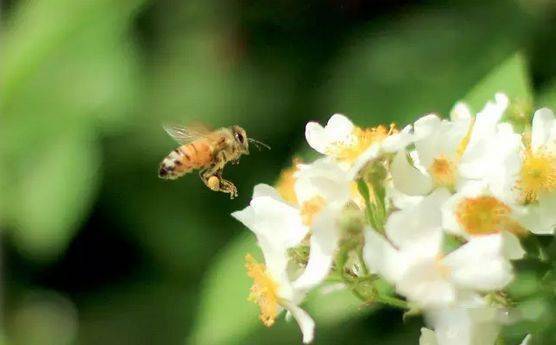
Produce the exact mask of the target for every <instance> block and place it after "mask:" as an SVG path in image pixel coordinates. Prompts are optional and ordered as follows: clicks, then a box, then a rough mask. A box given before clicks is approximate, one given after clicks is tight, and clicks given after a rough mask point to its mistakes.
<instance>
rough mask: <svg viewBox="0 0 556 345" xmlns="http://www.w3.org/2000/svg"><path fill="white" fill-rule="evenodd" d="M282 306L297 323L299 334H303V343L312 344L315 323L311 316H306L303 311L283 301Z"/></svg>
mask: <svg viewBox="0 0 556 345" xmlns="http://www.w3.org/2000/svg"><path fill="white" fill-rule="evenodd" d="M282 305H283V306H284V308H286V309H287V310H288V311H289V312H290V313H291V315H292V316H293V318H294V319H295V321H297V324H298V325H299V328H300V329H301V333H302V334H303V343H304V344H309V343H310V342H312V341H313V338H314V336H315V321H313V319H312V318H311V316H310V315H309V314H307V312H306V311H305V310H303V309H301V308H300V307H298V306H297V305H295V304H293V303H291V302H287V301H284V302H282Z"/></svg>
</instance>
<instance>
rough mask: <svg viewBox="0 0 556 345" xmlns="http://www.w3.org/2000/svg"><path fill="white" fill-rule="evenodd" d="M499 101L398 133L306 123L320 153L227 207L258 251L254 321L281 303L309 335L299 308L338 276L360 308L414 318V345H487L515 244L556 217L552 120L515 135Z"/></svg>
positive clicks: (548, 115) (544, 117)
mask: <svg viewBox="0 0 556 345" xmlns="http://www.w3.org/2000/svg"><path fill="white" fill-rule="evenodd" d="M508 105H509V100H508V98H507V96H505V95H504V94H496V95H495V98H494V99H493V100H492V101H490V102H488V103H487V104H486V105H485V107H484V108H483V109H482V110H481V111H480V112H478V113H477V114H472V112H471V111H470V109H469V108H468V107H467V106H466V105H465V104H461V103H460V104H457V105H456V106H455V107H454V108H453V110H452V111H451V114H450V119H443V118H440V117H438V116H437V115H434V114H429V115H425V116H423V117H421V118H420V119H419V120H417V121H416V122H415V123H413V124H412V125H409V126H407V127H405V128H403V129H401V130H398V129H396V127H395V126H394V125H390V126H378V127H374V128H360V127H357V126H356V125H354V124H353V123H352V122H351V121H350V120H349V119H348V118H346V117H345V116H343V115H339V114H335V115H333V116H332V117H331V118H330V119H329V121H328V123H327V124H326V126H324V127H323V126H321V125H320V124H318V123H314V122H310V123H308V124H307V126H306V131H305V136H306V139H307V142H308V144H309V145H310V146H311V147H312V148H313V149H314V150H316V151H317V152H318V154H320V156H321V157H320V158H318V159H317V160H315V161H314V162H312V163H308V164H305V163H302V162H300V161H299V160H294V164H293V166H292V167H291V168H289V169H287V170H285V171H284V172H282V175H281V177H280V179H279V181H278V183H277V185H276V187H272V186H269V185H265V184H260V185H257V186H256V187H255V189H254V193H253V197H252V200H251V202H250V205H249V206H248V207H246V208H245V209H243V210H241V211H237V212H234V213H233V214H232V215H233V216H234V217H235V218H236V219H238V220H239V221H241V222H242V223H243V224H244V225H245V226H247V227H248V228H249V229H250V230H251V231H252V232H253V233H254V234H255V236H256V237H257V240H258V244H259V246H260V248H261V249H262V253H263V256H264V263H258V262H257V261H256V260H255V259H254V258H253V257H252V256H251V255H247V257H246V260H247V263H246V267H247V271H248V275H249V276H250V277H251V278H252V279H253V287H252V288H251V294H250V297H249V299H250V300H252V301H254V302H256V303H257V304H258V305H259V307H260V319H261V321H262V322H263V323H264V324H265V325H266V326H271V325H272V324H273V323H274V322H275V320H276V318H277V316H278V315H279V313H280V312H281V311H282V310H286V312H287V313H288V314H290V315H291V316H293V318H294V319H295V320H296V321H297V323H298V324H299V326H300V328H301V331H302V333H303V342H304V343H309V342H311V341H312V340H313V336H314V321H313V319H312V318H311V317H310V316H309V314H308V313H307V312H306V311H304V310H303V309H302V308H301V307H300V304H301V303H302V301H303V300H304V298H305V296H306V295H307V293H308V292H309V291H311V290H312V289H314V288H315V287H317V286H320V285H322V284H323V283H325V282H327V281H332V280H333V281H338V280H339V281H341V282H342V284H343V286H344V287H345V288H346V289H350V290H351V291H352V292H353V293H354V294H355V295H356V296H357V297H359V298H361V299H362V300H363V301H365V302H377V303H384V304H387V305H390V306H393V307H399V308H404V309H407V312H408V313H410V314H417V313H422V314H423V315H424V318H425V320H426V322H427V324H428V326H429V327H430V329H429V328H423V329H422V334H421V339H420V343H421V344H422V345H425V344H428V345H431V344H462V345H463V344H486V345H488V344H494V343H495V342H496V339H497V337H498V333H499V328H500V325H501V324H503V323H504V322H507V320H505V318H507V312H506V311H507V308H509V304H510V303H509V301H508V299H507V298H506V297H505V294H504V289H505V288H506V287H507V286H508V284H509V283H510V282H511V281H512V280H513V278H514V268H513V264H512V262H513V261H515V260H520V259H522V258H523V257H524V255H525V254H526V252H525V250H524V249H523V247H522V242H523V240H524V239H525V238H526V237H527V236H530V235H531V234H535V235H550V234H552V233H553V231H554V228H555V225H556V119H555V117H554V114H553V112H552V111H551V110H549V109H546V108H544V109H540V110H538V111H536V112H535V113H534V116H533V118H532V123H531V124H530V125H528V126H526V128H525V129H524V130H523V131H522V132H516V131H515V129H514V128H513V126H512V124H510V123H506V122H505V119H506V117H505V116H504V115H505V113H506V112H508ZM385 283H386V284H387V285H388V286H390V287H391V288H390V289H384V288H382V289H380V288H378V286H384V285H385ZM528 338H529V337H527V338H526V339H525V340H524V343H526V342H528Z"/></svg>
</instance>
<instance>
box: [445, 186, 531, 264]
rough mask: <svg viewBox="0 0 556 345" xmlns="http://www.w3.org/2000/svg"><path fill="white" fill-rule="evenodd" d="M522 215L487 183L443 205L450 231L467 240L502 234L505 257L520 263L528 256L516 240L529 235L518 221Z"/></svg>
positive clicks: (460, 192)
mask: <svg viewBox="0 0 556 345" xmlns="http://www.w3.org/2000/svg"><path fill="white" fill-rule="evenodd" d="M522 212H523V211H522V209H520V208H519V207H517V206H515V205H512V204H509V203H506V202H504V201H502V200H500V199H498V198H497V197H496V196H494V195H493V193H492V192H491V191H490V189H489V188H488V187H487V186H486V185H485V184H483V183H469V184H467V185H465V186H464V187H463V188H462V189H461V190H460V191H459V192H457V193H456V194H454V195H453V196H451V197H450V199H449V200H448V201H446V203H445V204H444V205H443V206H442V225H443V228H444V229H445V230H446V231H448V232H450V233H453V234H456V235H459V236H462V237H464V238H466V239H472V238H478V237H482V236H485V235H499V236H500V237H501V239H502V242H503V248H504V255H505V256H506V257H507V258H508V259H512V260H516V259H521V258H522V257H523V256H524V254H525V251H524V250H523V248H522V247H521V244H520V243H519V239H518V238H517V237H516V234H522V233H524V232H525V229H524V228H523V227H522V225H521V224H520V223H519V222H518V220H517V219H519V217H520V216H521V214H522Z"/></svg>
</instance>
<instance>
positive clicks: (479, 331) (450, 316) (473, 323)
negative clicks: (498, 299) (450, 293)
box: [425, 307, 500, 345]
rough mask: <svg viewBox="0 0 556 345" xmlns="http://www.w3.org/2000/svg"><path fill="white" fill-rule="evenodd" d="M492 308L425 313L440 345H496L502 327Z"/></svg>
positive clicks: (441, 310)
mask: <svg viewBox="0 0 556 345" xmlns="http://www.w3.org/2000/svg"><path fill="white" fill-rule="evenodd" d="M497 314H498V310H496V308H492V307H480V308H466V307H452V308H443V309H436V310H428V311H426V312H425V316H426V319H427V323H429V324H431V325H432V326H433V328H434V330H435V333H436V339H437V341H438V345H494V342H495V341H496V338H497V337H498V333H499V331H500V326H499V325H498V322H497Z"/></svg>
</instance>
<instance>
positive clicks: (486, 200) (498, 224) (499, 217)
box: [456, 196, 516, 235]
mask: <svg viewBox="0 0 556 345" xmlns="http://www.w3.org/2000/svg"><path fill="white" fill-rule="evenodd" d="M510 216H511V209H510V207H509V206H508V205H506V204H505V203H503V202H502V201H500V200H498V199H496V198H495V197H493V196H479V197H476V198H466V199H464V200H462V201H461V202H460V203H459V205H458V206H457V208H456V218H457V221H458V222H459V224H460V225H461V226H462V227H463V229H464V230H465V231H466V232H467V233H469V234H471V235H487V234H493V233H498V232H500V231H502V230H508V231H513V230H514V229H516V225H515V222H514V221H513V220H512V219H511V218H510Z"/></svg>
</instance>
